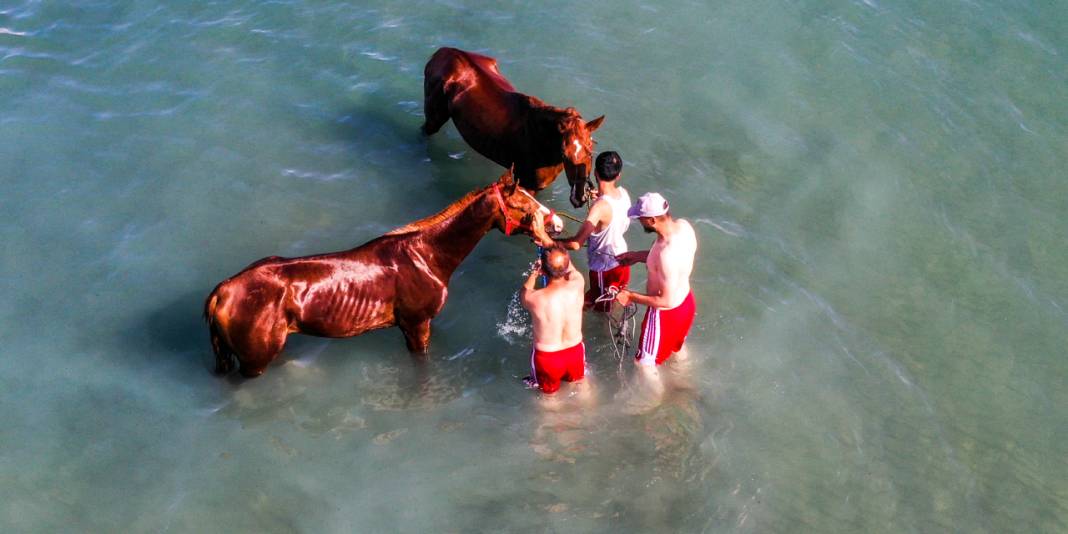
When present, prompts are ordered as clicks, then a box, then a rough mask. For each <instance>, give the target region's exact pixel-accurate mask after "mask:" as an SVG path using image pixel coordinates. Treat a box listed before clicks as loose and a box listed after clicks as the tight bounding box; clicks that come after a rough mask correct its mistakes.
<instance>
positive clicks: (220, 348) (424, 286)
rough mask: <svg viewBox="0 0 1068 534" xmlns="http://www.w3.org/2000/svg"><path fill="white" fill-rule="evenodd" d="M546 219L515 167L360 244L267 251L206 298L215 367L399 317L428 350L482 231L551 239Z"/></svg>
mask: <svg viewBox="0 0 1068 534" xmlns="http://www.w3.org/2000/svg"><path fill="white" fill-rule="evenodd" d="M546 218H548V220H547V221H545V219H546ZM543 221H544V222H545V223H548V224H552V225H553V226H555V227H556V228H557V229H559V228H560V227H562V223H561V221H560V219H559V217H557V216H556V215H553V214H552V213H551V212H550V211H549V210H548V209H547V208H545V206H542V205H541V204H540V203H539V202H538V201H537V200H535V199H534V197H533V196H532V195H531V194H530V193H528V192H527V191H525V190H524V189H523V188H521V187H517V184H516V182H515V180H513V178H512V173H511V172H507V173H505V174H504V175H503V176H501V178H500V180H499V181H497V182H495V183H494V184H493V185H489V186H486V187H483V188H480V189H477V190H475V191H472V192H471V193H468V194H467V195H466V196H464V197H463V198H461V199H460V200H458V201H456V202H454V203H452V204H451V205H449V206H448V207H447V208H445V209H444V210H442V211H441V212H439V213H438V214H436V215H432V216H430V217H427V218H425V219H422V220H419V221H416V222H414V223H411V224H409V225H407V226H404V227H401V228H398V229H396V230H394V231H392V232H389V233H388V234H386V235H383V236H381V237H379V238H377V239H374V240H372V241H369V242H367V243H365V244H363V245H361V246H359V247H357V248H354V249H352V250H347V251H344V252H335V253H332V254H320V255H315V256H305V257H302V258H280V257H277V256H271V257H269V258H264V259H262V260H259V261H257V262H255V263H253V264H252V265H249V266H248V267H246V268H245V270H243V271H241V272H240V273H237V274H236V275H234V276H232V277H230V278H228V279H226V280H224V281H223V282H222V283H220V284H219V285H218V286H216V287H215V289H214V290H213V291H212V292H211V294H210V295H208V298H207V300H206V302H205V303H204V317H205V319H206V320H207V322H208V326H209V330H210V332H211V345H212V349H213V350H214V351H215V364H216V369H215V370H216V372H219V373H226V372H229V371H231V370H232V368H233V363H234V361H233V358H234V357H236V358H237V360H238V362H240V364H241V374H243V375H245V376H249V377H252V376H259V375H260V374H262V373H263V371H264V370H265V369H266V368H267V365H268V364H269V363H271V361H272V360H274V359H275V358H276V357H277V356H278V354H279V353H281V352H282V349H283V347H284V346H285V342H286V337H287V336H288V335H289V334H293V333H302V334H308V335H313V336H320V337H351V336H356V335H359V334H362V333H364V332H367V331H368V330H375V329H378V328H385V327H388V326H394V325H396V326H399V327H400V329H401V331H402V332H403V333H404V338H405V340H406V341H407V343H408V349H409V350H410V351H412V352H415V353H425V352H426V351H427V347H428V344H429V342H430V320H431V319H433V318H434V316H436V315H437V314H438V312H439V311H441V307H442V306H443V305H444V304H445V297H446V295H448V283H449V278H450V277H451V276H452V273H453V271H455V270H456V268H457V267H458V266H459V265H460V262H462V261H463V260H464V258H465V257H467V255H468V254H470V253H471V251H472V250H473V249H474V248H475V245H476V244H478V242H479V240H481V239H482V237H483V236H485V235H486V233H487V232H489V231H490V229H491V228H494V227H496V228H498V229H500V230H501V231H502V232H504V233H505V234H511V233H512V231H513V230H519V231H521V232H523V233H526V234H529V235H532V236H535V237H538V238H541V239H544V238H545V237H546V236H545V228H544V227H543V226H542V222H543Z"/></svg>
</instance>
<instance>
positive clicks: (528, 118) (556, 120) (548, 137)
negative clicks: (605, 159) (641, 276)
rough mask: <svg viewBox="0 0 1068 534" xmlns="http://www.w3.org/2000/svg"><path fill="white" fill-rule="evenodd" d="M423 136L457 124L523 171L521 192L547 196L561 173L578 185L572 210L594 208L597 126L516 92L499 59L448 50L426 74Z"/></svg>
mask: <svg viewBox="0 0 1068 534" xmlns="http://www.w3.org/2000/svg"><path fill="white" fill-rule="evenodd" d="M423 76H424V78H423V115H424V116H425V118H426V121H425V122H424V123H423V133H424V134H426V135H433V134H434V133H436V132H437V131H438V130H439V129H441V127H442V126H443V125H444V124H445V123H446V122H448V120H449V119H450V118H451V119H452V122H453V124H455V125H456V129H457V130H459V131H460V135H462V136H463V138H464V140H465V141H467V144H469V145H471V148H474V149H475V150H476V151H478V153H479V154H482V155H483V156H486V157H487V158H489V159H491V160H493V161H494V162H496V163H497V164H499V165H503V166H505V167H511V166H512V165H515V174H516V178H517V179H519V185H521V186H523V187H526V188H528V189H531V190H533V191H541V190H542V189H545V188H546V187H548V186H549V184H551V183H552V182H553V180H555V179H556V177H557V176H558V175H559V174H560V171H561V170H564V171H565V172H566V173H567V181H568V184H570V185H571V197H570V200H571V204H572V205H573V206H575V207H576V208H577V207H579V206H582V205H583V204H584V203H585V202H586V197H587V195H586V182H587V179H588V178H589V176H590V171H591V170H592V169H593V139H592V137H591V135H592V134H593V131H594V130H596V129H597V128H598V127H599V126H601V123H602V122H603V121H604V115H601V116H600V117H597V118H596V119H593V120H592V121H590V122H585V121H583V120H582V116H581V115H579V112H578V111H575V108H566V109H560V108H557V107H553V106H550V105H548V104H546V103H545V102H542V101H541V100H539V99H537V98H535V97H533V96H528V95H525V94H523V93H518V92H516V90H515V88H514V87H512V84H511V83H509V82H508V80H506V79H505V78H504V76H502V75H501V73H500V72H499V71H498V70H497V60H496V59H493V58H491V57H488V56H483V55H480V54H475V53H472V52H465V51H463V50H457V49H455V48H440V49H438V51H437V52H434V55H433V56H431V57H430V61H428V62H427V64H426V69H424V70H423Z"/></svg>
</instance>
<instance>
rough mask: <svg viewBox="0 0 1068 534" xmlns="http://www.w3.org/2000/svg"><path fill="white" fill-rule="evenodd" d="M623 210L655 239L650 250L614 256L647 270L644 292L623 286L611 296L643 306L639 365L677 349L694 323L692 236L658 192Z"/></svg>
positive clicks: (694, 245) (661, 360)
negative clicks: (653, 235) (643, 315)
mask: <svg viewBox="0 0 1068 534" xmlns="http://www.w3.org/2000/svg"><path fill="white" fill-rule="evenodd" d="M627 214H628V215H629V216H630V217H631V218H632V219H638V222H639V223H641V225H642V228H643V229H644V230H645V231H646V232H649V233H652V232H656V240H655V241H653V246H652V248H650V249H649V250H643V251H635V252H626V253H623V254H620V255H619V256H617V257H616V258H617V259H618V260H619V263H620V264H622V265H630V264H633V263H637V262H645V264H646V267H647V268H648V270H649V275H648V278H647V281H646V284H645V294H641V293H634V292H631V291H628V290H626V289H624V290H622V291H620V292H619V294H618V295H616V299H617V300H618V301H619V302H620V304H623V305H624V306H626V305H627V303H629V302H637V303H638V304H644V305H646V306H648V309H646V311H645V320H643V321H642V336H641V340H640V342H639V345H638V354H637V355H636V356H635V357H636V358H637V360H638V363H639V364H642V365H648V366H655V365H659V364H661V363H664V361H665V360H667V359H668V358H669V357H670V356H671V355H672V354H674V353H676V352H678V351H679V350H681V349H682V345H683V343H684V342H685V341H686V335H687V334H688V333H689V332H690V326H692V325H693V319H694V315H696V312H697V306H696V303H695V302H694V298H693V291H691V290H690V273H691V272H692V271H693V259H694V255H695V254H696V253H697V235H696V234H695V233H694V231H693V227H692V226H690V223H689V222H687V221H685V220H684V219H673V218H672V217H671V212H670V211H669V210H668V203H667V200H665V199H664V197H663V196H661V195H660V194H659V193H646V194H644V195H642V196H641V198H639V199H638V203H637V204H635V205H634V206H633V207H632V208H631V209H630V210H629V211H628V212H627Z"/></svg>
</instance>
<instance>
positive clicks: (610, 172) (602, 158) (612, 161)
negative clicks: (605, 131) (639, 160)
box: [593, 150, 623, 182]
mask: <svg viewBox="0 0 1068 534" xmlns="http://www.w3.org/2000/svg"><path fill="white" fill-rule="evenodd" d="M593 170H594V173H595V174H596V176H597V179H598V180H600V181H602V182H614V181H615V180H616V178H619V172H620V171H622V170H623V159H622V158H620V157H619V154H617V153H615V152H613V151H611V150H607V151H605V152H601V153H600V154H597V162H596V163H595V164H594V166H593Z"/></svg>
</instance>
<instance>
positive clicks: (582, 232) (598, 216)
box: [556, 202, 612, 250]
mask: <svg viewBox="0 0 1068 534" xmlns="http://www.w3.org/2000/svg"><path fill="white" fill-rule="evenodd" d="M606 208H608V205H607V204H605V203H604V202H597V203H595V204H594V205H593V207H591V208H590V214H589V215H588V216H586V220H585V221H583V222H582V226H581V227H579V230H578V232H577V233H576V234H575V235H573V236H571V237H563V238H560V239H557V240H556V242H557V243H559V244H560V245H561V246H563V247H564V248H566V249H568V250H578V249H580V248H582V244H583V243H585V242H586V240H587V239H589V237H590V234H592V233H594V232H596V231H597V226H598V225H600V224H608V223H610V222H611V217H612V211H611V210H610V209H606ZM606 215H607V217H608V218H609V220H607V221H606V220H605V217H606Z"/></svg>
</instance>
